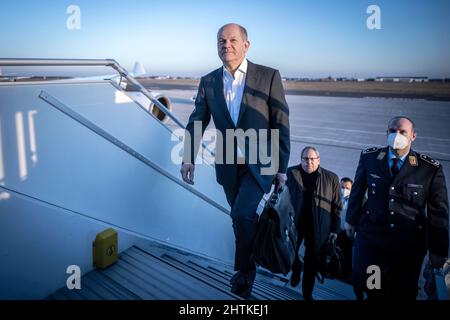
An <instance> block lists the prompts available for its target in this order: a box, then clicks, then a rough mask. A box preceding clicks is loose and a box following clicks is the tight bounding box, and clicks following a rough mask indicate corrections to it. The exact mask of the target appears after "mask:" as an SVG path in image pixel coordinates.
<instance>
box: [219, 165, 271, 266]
mask: <svg viewBox="0 0 450 320" xmlns="http://www.w3.org/2000/svg"><path fill="white" fill-rule="evenodd" d="M236 181H237V182H236V184H235V186H234V187H232V188H224V191H225V195H226V197H227V201H228V204H229V205H230V207H231V219H232V222H233V231H234V235H235V239H236V254H235V262H234V270H235V271H242V272H248V271H251V270H254V269H255V267H256V266H255V263H254V262H253V261H252V260H251V258H250V257H251V254H252V252H253V243H254V241H255V236H256V230H257V226H258V218H259V217H258V214H257V213H256V210H257V208H258V204H259V202H260V201H261V199H262V197H263V195H264V191H263V190H262V188H261V187H260V185H259V184H258V182H257V181H256V180H255V178H254V177H253V175H252V173H251V172H250V170H249V169H248V167H247V165H246V164H238V165H237V179H236Z"/></svg>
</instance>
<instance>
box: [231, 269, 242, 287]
mask: <svg viewBox="0 0 450 320" xmlns="http://www.w3.org/2000/svg"><path fill="white" fill-rule="evenodd" d="M240 275H241V272H240V271H238V272H236V273H235V274H234V275H233V276H232V277H231V279H230V285H233V284H234V283H235V282H236V280H237V278H239V276H240Z"/></svg>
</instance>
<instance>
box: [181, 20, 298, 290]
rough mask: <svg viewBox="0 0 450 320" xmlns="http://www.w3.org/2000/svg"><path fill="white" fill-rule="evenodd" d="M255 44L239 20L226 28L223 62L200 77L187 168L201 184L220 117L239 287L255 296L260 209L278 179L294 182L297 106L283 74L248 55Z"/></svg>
mask: <svg viewBox="0 0 450 320" xmlns="http://www.w3.org/2000/svg"><path fill="white" fill-rule="evenodd" d="M249 47H250V42H249V41H248V38H247V31H246V29H245V28H244V27H242V26H240V25H237V24H233V23H232V24H227V25H224V26H223V27H221V28H220V29H219V31H218V34H217V50H218V54H219V57H220V59H221V60H222V62H223V66H222V67H220V68H218V69H216V70H214V71H213V72H211V73H209V74H208V75H206V76H204V77H202V78H201V80H200V84H199V89H198V93H197V97H196V100H195V109H194V111H193V112H192V114H191V116H190V118H189V122H188V124H187V126H186V134H185V147H184V158H183V165H182V167H181V175H182V178H183V180H184V181H185V182H187V183H189V184H193V177H194V169H195V158H196V155H197V152H198V148H199V144H200V140H201V137H202V135H203V132H204V130H205V128H206V127H207V126H208V124H209V122H210V119H211V116H212V118H213V120H214V124H215V127H216V130H217V135H218V136H221V138H222V139H221V141H222V142H223V143H220V144H219V143H218V142H217V143H216V158H215V168H216V178H217V182H218V183H219V184H221V185H222V186H223V188H224V191H225V195H226V198H227V201H228V203H229V205H230V207H231V218H232V221H233V230H234V234H235V237H236V255H235V270H236V271H237V272H236V274H235V275H234V276H233V278H232V281H231V285H232V289H231V291H232V292H233V293H235V294H238V295H240V296H242V297H244V298H247V297H248V296H249V295H250V293H251V290H252V286H253V282H254V279H255V275H256V267H255V263H254V262H253V261H251V259H250V256H251V253H252V249H253V242H254V238H255V235H256V228H257V221H258V215H257V214H256V209H257V207H258V204H259V202H260V200H261V198H262V196H263V195H264V193H267V192H269V191H270V188H271V185H272V183H273V180H274V178H275V179H276V180H278V182H279V183H284V182H285V181H286V169H287V164H288V161H289V151H290V140H289V109H288V105H287V103H286V100H285V97H284V89H283V85H282V82H281V77H280V73H279V72H278V71H277V70H274V69H271V68H268V67H265V66H261V65H256V64H253V63H252V62H250V61H248V60H247V59H246V57H245V56H246V53H247V51H248V49H249ZM199 126H200V132H198V131H199V130H196V128H197V129H198V127H199ZM230 132H231V133H233V135H234V136H232V137H231V139H229V137H230V135H229V134H230ZM252 139H253V140H252ZM216 141H218V140H217V139H216ZM236 144H237V145H236ZM264 154H265V155H270V156H267V157H263V156H262V155H264Z"/></svg>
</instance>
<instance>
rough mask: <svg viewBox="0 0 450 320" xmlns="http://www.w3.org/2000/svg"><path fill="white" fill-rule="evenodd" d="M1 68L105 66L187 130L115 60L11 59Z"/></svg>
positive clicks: (1, 62)
mask: <svg viewBox="0 0 450 320" xmlns="http://www.w3.org/2000/svg"><path fill="white" fill-rule="evenodd" d="M0 66H4V67H25V66H28V67H30V66H35V67H42V66H104V67H111V68H113V69H114V70H116V71H117V72H118V73H119V75H120V76H121V77H123V78H125V79H127V80H128V81H129V82H130V83H132V84H134V85H135V86H137V87H138V88H139V91H140V92H141V93H142V94H143V95H144V96H146V97H147V98H148V99H149V100H150V101H151V102H152V103H153V104H154V105H156V106H157V107H158V109H159V110H161V111H162V112H163V113H164V114H165V115H166V116H168V117H169V118H170V119H172V121H174V122H175V123H176V124H177V125H178V126H179V127H181V128H183V129H186V127H185V126H184V125H183V124H182V123H181V121H180V120H178V118H177V117H175V116H174V115H173V114H172V113H171V112H170V111H169V110H168V109H167V108H166V107H165V106H164V105H163V104H162V103H161V102H159V101H158V100H157V99H156V98H155V97H153V96H152V94H151V93H150V92H149V91H148V90H147V89H146V88H145V87H144V86H143V85H142V84H140V83H139V82H138V81H137V80H136V79H134V77H132V76H131V75H130V74H129V73H128V71H127V70H126V69H124V68H123V67H122V66H121V65H120V64H119V63H118V62H117V61H116V60H114V59H32V58H31V59H29V58H21V59H9V58H0Z"/></svg>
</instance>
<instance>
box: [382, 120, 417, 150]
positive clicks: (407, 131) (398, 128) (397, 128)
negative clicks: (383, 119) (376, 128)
mask: <svg viewBox="0 0 450 320" xmlns="http://www.w3.org/2000/svg"><path fill="white" fill-rule="evenodd" d="M391 133H400V134H401V135H403V136H405V137H406V138H407V139H408V142H409V143H408V146H407V147H406V148H408V147H410V146H411V143H412V142H413V141H414V140H415V139H416V133H415V132H413V127H412V123H411V122H410V121H409V120H408V119H405V118H400V119H399V120H397V121H394V122H392V123H390V124H389V128H388V130H387V134H388V135H389V134H391ZM406 148H405V149H406Z"/></svg>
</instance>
